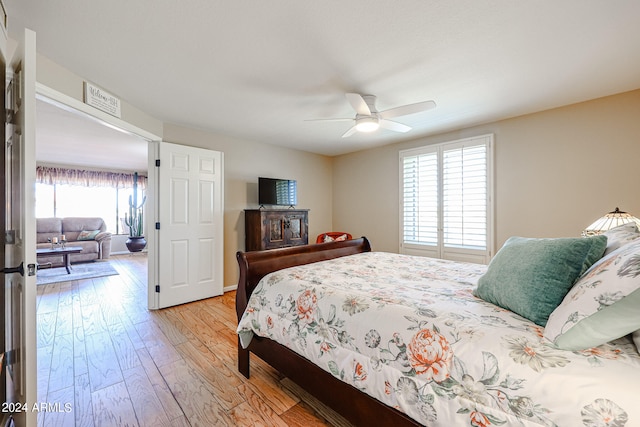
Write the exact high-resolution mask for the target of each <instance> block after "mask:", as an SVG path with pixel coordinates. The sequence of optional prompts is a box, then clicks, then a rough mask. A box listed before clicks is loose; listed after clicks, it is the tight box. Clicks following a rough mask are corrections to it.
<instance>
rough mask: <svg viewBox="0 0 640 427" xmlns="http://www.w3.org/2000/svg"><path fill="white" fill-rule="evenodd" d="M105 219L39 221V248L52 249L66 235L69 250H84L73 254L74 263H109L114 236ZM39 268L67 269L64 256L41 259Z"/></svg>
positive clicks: (71, 256) (72, 218)
mask: <svg viewBox="0 0 640 427" xmlns="http://www.w3.org/2000/svg"><path fill="white" fill-rule="evenodd" d="M106 230H107V225H106V224H105V223H104V220H103V219H102V218H92V217H85V218H82V217H70V218H36V235H37V241H36V246H37V248H38V249H41V248H50V247H51V241H50V239H53V238H54V237H56V238H57V239H58V240H60V239H61V237H62V236H63V235H64V237H65V239H66V241H67V242H66V245H67V246H77V247H81V248H82V252H80V253H77V254H71V255H70V260H71V262H72V263H78V262H88V261H96V260H106V259H108V258H109V255H110V254H111V233H109V232H107V231H106ZM38 263H39V264H47V263H51V265H52V266H53V267H59V266H63V265H64V261H63V257H62V255H53V256H42V257H39V258H38Z"/></svg>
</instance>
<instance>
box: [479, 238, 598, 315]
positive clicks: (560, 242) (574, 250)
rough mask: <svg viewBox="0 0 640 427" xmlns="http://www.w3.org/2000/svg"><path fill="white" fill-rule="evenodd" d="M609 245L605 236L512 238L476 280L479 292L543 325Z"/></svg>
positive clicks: (485, 297)
mask: <svg viewBox="0 0 640 427" xmlns="http://www.w3.org/2000/svg"><path fill="white" fill-rule="evenodd" d="M606 245H607V238H606V236H594V237H587V238H582V237H578V238H560V239H531V238H525V237H511V238H509V240H507V241H506V243H505V244H504V246H503V247H502V248H501V249H500V250H499V251H498V253H497V254H496V256H495V257H494V258H493V259H492V260H491V262H490V263H489V267H488V268H487V272H486V273H485V274H484V275H483V276H482V277H481V278H480V279H479V280H478V287H477V289H476V290H475V294H476V296H478V297H479V298H482V299H483V300H485V301H488V302H491V303H493V304H496V305H499V306H500V307H502V308H506V309H508V310H511V311H513V312H514V313H517V314H519V315H521V316H522V317H525V318H527V319H529V320H531V321H532V322H534V323H536V324H538V325H540V326H544V325H545V324H546V323H547V319H548V317H549V314H551V312H552V311H553V310H554V309H555V308H556V307H557V306H558V305H559V304H560V303H561V302H562V299H563V298H564V296H565V295H566V294H567V292H568V291H569V289H570V288H571V286H573V284H574V283H575V282H576V280H578V278H579V277H580V275H582V273H584V272H585V271H586V270H587V269H588V268H589V267H590V266H591V265H592V264H593V263H594V262H596V261H597V260H598V259H600V257H601V256H602V254H603V253H604V249H605V247H606Z"/></svg>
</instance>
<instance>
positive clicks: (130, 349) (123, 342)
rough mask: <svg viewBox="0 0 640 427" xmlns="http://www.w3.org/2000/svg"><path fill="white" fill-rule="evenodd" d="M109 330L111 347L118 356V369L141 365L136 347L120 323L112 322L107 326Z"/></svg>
mask: <svg viewBox="0 0 640 427" xmlns="http://www.w3.org/2000/svg"><path fill="white" fill-rule="evenodd" d="M109 332H110V335H111V342H112V343H113V348H114V349H115V351H116V355H117V356H118V362H119V363H120V369H121V370H122V371H125V370H127V369H131V368H135V367H138V366H141V364H140V359H138V354H137V353H136V349H135V347H134V346H133V343H131V340H130V339H129V335H128V334H127V331H125V329H124V326H123V325H122V324H121V323H117V324H112V325H110V326H109Z"/></svg>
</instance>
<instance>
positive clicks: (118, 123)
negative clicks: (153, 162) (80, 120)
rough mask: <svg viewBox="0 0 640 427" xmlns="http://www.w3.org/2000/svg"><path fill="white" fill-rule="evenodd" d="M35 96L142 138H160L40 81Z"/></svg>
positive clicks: (152, 139) (155, 139) (148, 139)
mask: <svg viewBox="0 0 640 427" xmlns="http://www.w3.org/2000/svg"><path fill="white" fill-rule="evenodd" d="M38 95H40V96H38ZM36 97H37V98H38V99H40V100H42V101H45V102H49V103H51V104H54V105H56V106H57V107H60V108H62V109H64V110H67V111H68V110H69V108H72V109H73V110H76V111H75V112H79V113H82V114H84V115H85V116H87V117H88V118H90V119H92V120H97V121H98V122H100V123H102V124H103V125H105V126H108V127H110V128H112V129H116V130H119V131H124V132H126V133H129V134H132V135H136V136H139V137H141V138H143V139H146V140H147V141H160V140H162V137H160V136H158V135H155V134H153V133H151V132H148V131H146V130H144V129H142V128H139V127H137V126H135V125H132V124H131V123H129V122H126V121H124V120H122V119H119V118H117V117H115V116H112V115H110V114H107V113H105V112H102V111H100V110H98V109H97V108H95V107H92V106H90V105H87V104H85V103H84V102H82V101H79V100H78V99H76V98H73V97H71V96H69V95H65V94H64V93H62V92H58V91H57V90H55V89H52V88H50V87H48V86H45V85H43V84H41V83H36Z"/></svg>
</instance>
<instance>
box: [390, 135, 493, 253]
mask: <svg viewBox="0 0 640 427" xmlns="http://www.w3.org/2000/svg"><path fill="white" fill-rule="evenodd" d="M492 141H493V136H492V135H485V136H481V137H476V138H468V139H464V140H460V141H453V142H450V143H445V144H438V145H432V146H426V147H420V148H416V149H412V150H405V151H401V152H400V183H401V189H400V194H401V199H402V200H401V204H400V210H401V216H400V222H401V225H400V228H401V229H400V234H401V242H400V252H402V253H407V254H415V255H425V256H432V257H437V258H445V259H453V260H459V261H469V262H480V263H487V262H488V261H489V259H490V257H491V251H492V248H493V239H492V231H491V218H492V207H491V206H492V205H491V200H492V195H491V163H492V158H491V157H492Z"/></svg>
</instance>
